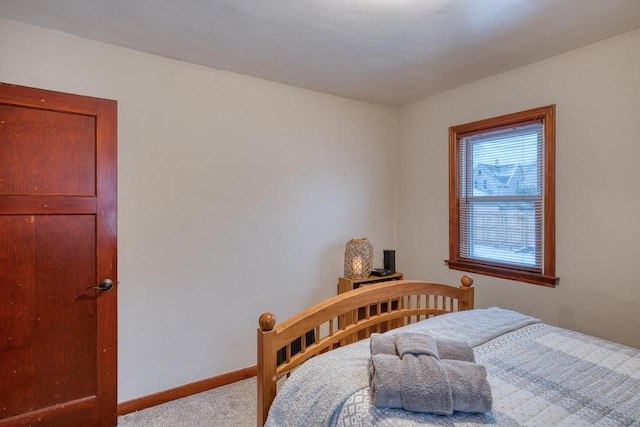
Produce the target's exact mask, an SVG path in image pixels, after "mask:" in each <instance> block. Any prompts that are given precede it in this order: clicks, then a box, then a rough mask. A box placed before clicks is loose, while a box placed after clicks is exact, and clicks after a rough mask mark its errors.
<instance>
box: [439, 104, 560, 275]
mask: <svg viewBox="0 0 640 427" xmlns="http://www.w3.org/2000/svg"><path fill="white" fill-rule="evenodd" d="M534 120H543V123H544V147H545V149H544V158H543V162H544V165H543V167H544V186H543V191H544V195H543V200H544V202H543V203H544V214H543V215H544V218H543V222H544V229H543V236H542V237H543V268H542V272H532V271H527V269H519V268H517V267H511V266H505V265H500V264H494V263H487V262H478V261H477V260H472V259H468V258H463V257H461V256H460V255H459V245H460V235H459V227H460V218H459V201H458V184H459V182H458V179H459V174H458V154H459V153H458V149H459V143H458V141H459V139H460V138H461V137H463V136H465V135H469V134H473V133H481V132H482V131H489V130H496V129H499V128H504V127H509V126H513V125H516V124H517V125H520V124H522V123H527V122H531V121H534ZM555 222H556V221H555V105H548V106H546V107H540V108H534V109H531V110H526V111H521V112H518V113H513V114H507V115H503V116H499V117H494V118H490V119H485V120H479V121H476V122H471V123H466V124H462V125H458V126H452V127H450V128H449V259H448V260H446V261H445V262H446V263H447V264H448V266H449V268H450V269H454V270H461V271H467V272H471V273H478V274H485V275H488V276H494V277H500V278H503V279H511V280H517V281H521V282H526V283H533V284H536V285H543V286H549V287H555V286H556V284H557V283H558V278H557V277H556V276H555V274H556V272H555V271H556V265H555V246H556V245H555Z"/></svg>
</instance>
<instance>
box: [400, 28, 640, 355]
mask: <svg viewBox="0 0 640 427" xmlns="http://www.w3.org/2000/svg"><path fill="white" fill-rule="evenodd" d="M549 104H556V109H557V110H556V113H557V118H556V126H557V134H556V145H557V147H556V156H557V163H556V215H557V220H556V234H557V238H556V253H557V256H556V265H557V269H556V272H557V275H558V276H559V277H560V283H559V286H558V287H557V288H554V289H552V288H546V287H542V286H536V285H530V284H524V283H518V282H513V281H507V280H502V279H496V278H492V277H488V276H482V275H478V274H476V275H475V276H474V278H475V283H476V302H477V306H479V307H487V306H493V305H497V306H502V307H505V308H511V309H516V310H519V311H521V312H524V313H527V314H530V315H534V316H538V317H540V318H542V319H543V320H544V321H546V322H548V323H551V324H555V325H559V326H561V327H566V328H571V329H577V330H579V331H582V332H587V333H589V334H592V335H596V336H600V337H604V338H607V339H611V340H614V341H618V342H621V343H624V344H627V345H632V346H635V347H640V333H639V332H638V325H640V282H639V281H638V265H639V260H640V225H639V224H638V222H637V221H638V220H640V190H639V189H638V184H639V183H640V178H639V175H638V159H640V138H639V137H638V134H639V128H638V126H639V125H640V121H639V119H640V31H634V32H630V33H626V34H623V35H621V36H618V37H614V38H611V39H608V40H605V41H603V42H600V43H597V44H594V45H591V46H588V47H586V48H582V49H579V50H574V51H571V52H568V53H565V54H563V55H560V56H557V57H554V58H551V59H548V60H545V61H541V62H538V63H536V64H533V65H531V66H527V67H524V68H520V69H517V70H514V71H511V72H508V73H504V74H501V75H497V76H494V77H491V78H487V79H484V80H481V81H477V82H475V83H473V84H469V85H466V86H463V87H460V88H458V89H455V90H452V91H449V92H446V93H443V94H441V95H438V96H433V97H430V98H427V99H425V100H422V101H420V102H416V103H414V104H411V105H407V106H405V107H403V108H402V109H400V110H399V112H398V133H397V139H398V142H397V144H398V148H397V158H398V174H397V185H398V195H397V216H398V224H397V233H398V234H397V240H398V247H397V251H398V254H397V256H398V268H399V269H400V270H402V271H404V273H405V274H406V275H407V276H408V277H417V278H427V279H430V280H434V281H441V282H449V283H450V282H456V283H457V282H458V279H459V277H460V276H461V275H462V274H464V273H463V272H460V271H456V270H449V269H448V267H447V266H445V264H444V262H443V260H445V259H446V258H447V257H448V210H447V209H448V187H447V185H448V184H447V178H448V163H447V162H448V152H447V149H448V129H449V127H450V126H453V125H458V124H463V123H468V122H471V121H475V120H480V119H485V118H490V117H494V116H498V115H502V114H507V113H512V112H516V111H521V110H525V109H529V108H535V107H541V106H545V105H549Z"/></svg>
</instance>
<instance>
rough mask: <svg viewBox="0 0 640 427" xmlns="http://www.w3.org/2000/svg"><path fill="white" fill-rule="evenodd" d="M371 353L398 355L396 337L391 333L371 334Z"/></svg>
mask: <svg viewBox="0 0 640 427" xmlns="http://www.w3.org/2000/svg"><path fill="white" fill-rule="evenodd" d="M370 343H371V355H372V356H373V355H376V354H392V355H396V354H397V352H396V337H395V336H394V335H389V334H379V333H376V332H374V333H373V334H371V341H370Z"/></svg>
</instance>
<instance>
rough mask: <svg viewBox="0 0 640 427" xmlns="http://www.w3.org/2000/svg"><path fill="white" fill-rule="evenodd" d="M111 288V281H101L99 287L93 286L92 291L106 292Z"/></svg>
mask: <svg viewBox="0 0 640 427" xmlns="http://www.w3.org/2000/svg"><path fill="white" fill-rule="evenodd" d="M111 288H113V280H111V279H102V281H101V282H100V285H99V286H93V289H97V290H99V291H108V290H109V289H111Z"/></svg>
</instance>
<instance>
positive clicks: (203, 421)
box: [118, 377, 257, 427]
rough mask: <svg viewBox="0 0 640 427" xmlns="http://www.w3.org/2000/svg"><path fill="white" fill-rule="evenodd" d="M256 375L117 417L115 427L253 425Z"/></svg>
mask: <svg viewBox="0 0 640 427" xmlns="http://www.w3.org/2000/svg"><path fill="white" fill-rule="evenodd" d="M256 410H257V391H256V379H255V377H253V378H249V379H246V380H242V381H238V382H235V383H232V384H229V385H225V386H222V387H218V388H214V389H213V390H208V391H205V392H202V393H198V394H194V395H193V396H189V397H185V398H183V399H178V400H174V401H172V402H168V403H165V404H162V405H158V406H154V407H152V408H147V409H144V410H142V411H138V412H132V413H130V414H127V415H122V416H120V417H118V427H183V426H184V427H205V426H206V427H217V426H220V427H227V426H234V427H245V426H246V427H255V425H256Z"/></svg>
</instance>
